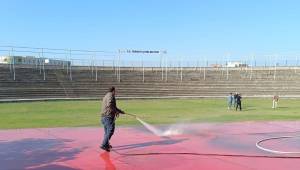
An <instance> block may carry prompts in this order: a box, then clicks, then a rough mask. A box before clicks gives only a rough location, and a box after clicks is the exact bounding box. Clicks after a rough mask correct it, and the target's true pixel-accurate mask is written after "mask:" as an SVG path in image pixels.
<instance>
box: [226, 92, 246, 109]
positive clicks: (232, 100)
mask: <svg viewBox="0 0 300 170" xmlns="http://www.w3.org/2000/svg"><path fill="white" fill-rule="evenodd" d="M227 102H228V110H231V108H232V107H233V108H235V110H237V109H238V108H239V109H240V111H241V110H242V95H241V93H237V92H235V94H233V93H229V96H228V97H227Z"/></svg>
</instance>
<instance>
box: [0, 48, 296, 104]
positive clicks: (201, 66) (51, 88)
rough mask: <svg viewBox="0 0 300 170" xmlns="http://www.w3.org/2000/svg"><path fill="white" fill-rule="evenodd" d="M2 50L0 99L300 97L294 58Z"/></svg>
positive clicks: (34, 49)
mask: <svg viewBox="0 0 300 170" xmlns="http://www.w3.org/2000/svg"><path fill="white" fill-rule="evenodd" d="M0 52H1V54H0V56H1V57H0V82H1V83H0V87H1V88H0V100H1V101H16V100H49V99H98V98H100V97H101V96H103V95H104V94H105V92H106V89H107V88H108V87H110V86H112V85H114V86H116V87H117V89H118V96H119V97H120V98H178V97H182V98H190V97H194V98H198V97H199V98H202V97H225V96H226V95H228V93H229V92H239V93H242V94H243V96H246V97H271V96H273V95H274V94H277V95H280V96H281V97H300V69H299V67H298V60H297V61H296V60H295V61H293V62H291V61H288V60H282V61H281V62H279V61H280V60H276V61H271V60H269V61H264V62H263V61H260V62H258V61H255V60H253V59H251V60H245V61H230V62H229V60H224V61H222V62H219V63H216V62H212V61H209V60H203V61H202V62H201V61H189V62H188V61H184V60H180V61H175V60H171V59H169V58H170V57H169V58H168V59H167V57H166V51H163V52H161V51H153V52H151V51H146V52H145V51H144V53H151V54H150V55H153V54H152V53H156V54H154V55H157V57H156V59H157V60H156V61H147V60H144V58H145V57H143V59H142V60H141V61H128V60H126V58H125V57H124V56H128V55H136V54H133V53H128V51H127V52H126V54H123V53H122V52H120V50H119V51H118V52H109V51H92V50H70V49H50V48H32V47H15V46H1V49H0ZM135 52H136V51H135ZM138 53H143V51H138ZM144 53H143V54H140V55H148V54H144ZM252 58H253V57H252ZM259 63H260V64H259ZM266 63H268V64H266ZM274 63H275V64H274Z"/></svg>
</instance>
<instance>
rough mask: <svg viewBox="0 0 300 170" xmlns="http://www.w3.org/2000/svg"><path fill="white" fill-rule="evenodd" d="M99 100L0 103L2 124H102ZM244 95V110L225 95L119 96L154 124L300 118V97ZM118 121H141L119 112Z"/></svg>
mask: <svg viewBox="0 0 300 170" xmlns="http://www.w3.org/2000/svg"><path fill="white" fill-rule="evenodd" d="M100 105H101V104H100V101H46V102H24V103H0V117H1V118H0V128H1V129H13V128H39V127H78V126H99V117H100V114H99V110H100ZM271 105H272V101H271V100H270V99H244V100H243V109H244V110H243V111H241V112H240V111H235V110H227V106H226V99H166V100H163V99H161V100H118V107H119V108H121V109H123V110H124V111H126V112H128V113H133V114H137V115H138V116H140V117H142V119H143V120H145V121H146V122H149V123H153V124H169V123H176V122H182V121H189V122H232V121H270V120H300V100H296V99H282V100H280V101H279V108H278V109H276V110H273V109H271ZM117 124H118V125H137V124H139V123H138V122H137V121H136V120H135V119H133V118H132V117H130V116H120V117H119V119H118V120H117Z"/></svg>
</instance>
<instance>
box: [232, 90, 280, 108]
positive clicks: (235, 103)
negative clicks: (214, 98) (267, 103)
mask: <svg viewBox="0 0 300 170" xmlns="http://www.w3.org/2000/svg"><path fill="white" fill-rule="evenodd" d="M272 101H273V105H272V108H273V109H276V108H277V105H278V101H279V96H278V95H274V96H273V98H272ZM227 104H228V110H231V109H232V107H233V108H235V110H237V109H238V108H239V109H240V111H241V110H242V96H241V93H237V92H235V94H233V93H229V95H228V97H227Z"/></svg>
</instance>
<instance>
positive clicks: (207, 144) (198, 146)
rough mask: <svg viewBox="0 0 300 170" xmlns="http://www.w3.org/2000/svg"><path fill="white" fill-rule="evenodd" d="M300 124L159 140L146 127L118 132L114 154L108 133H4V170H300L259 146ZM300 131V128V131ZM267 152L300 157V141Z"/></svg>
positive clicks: (214, 127)
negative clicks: (105, 140) (107, 148)
mask: <svg viewBox="0 0 300 170" xmlns="http://www.w3.org/2000/svg"><path fill="white" fill-rule="evenodd" d="M299 125H300V122H259V123H257V122H243V123H228V124H190V125H188V127H185V130H184V134H182V135H177V136H170V137H158V136H155V135H154V134H152V133H150V132H148V131H147V130H146V129H145V128H144V127H143V126H138V127H117V130H116V132H115V135H114V136H113V138H112V140H111V144H112V145H113V148H114V149H113V151H111V152H110V153H108V152H104V151H103V150H101V149H99V144H100V143H101V140H102V135H103V129H102V128H50V129H19V130H0V165H1V169H67V170H68V169H92V170H93V169H138V170H139V169H156V170H157V169H205V170H208V169H213V170H218V169H222V170H227V169H228V170H242V169H263V170H267V169H270V170H279V169H289V170H293V169H295V170H296V169H297V170H299V169H300V164H299V162H300V158H298V157H299V156H300V155H299V154H292V155H291V154H290V155H286V154H284V155H283V154H274V153H269V152H266V151H262V150H260V149H258V148H257V147H256V146H255V144H256V142H257V141H259V140H261V139H264V138H268V137H276V136H282V135H285V136H286V135H289V136H299V134H300V131H299V130H300V127H299ZM298 127H299V128H298ZM262 145H263V146H266V147H269V148H272V149H276V150H285V151H286V150H288V151H300V137H295V138H289V139H282V140H281V139H278V140H270V141H265V142H264V143H262Z"/></svg>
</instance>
